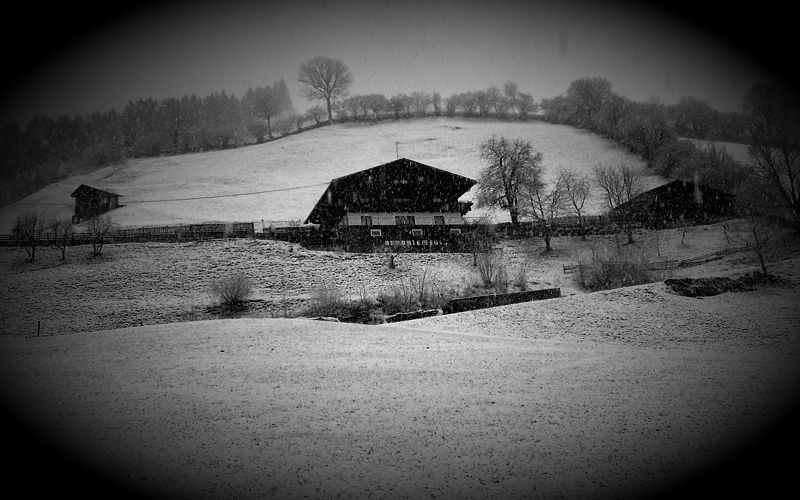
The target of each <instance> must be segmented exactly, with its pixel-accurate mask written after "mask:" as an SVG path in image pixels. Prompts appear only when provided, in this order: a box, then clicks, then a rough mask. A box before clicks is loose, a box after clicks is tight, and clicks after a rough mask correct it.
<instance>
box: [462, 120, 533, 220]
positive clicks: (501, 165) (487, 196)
mask: <svg viewBox="0 0 800 500" xmlns="http://www.w3.org/2000/svg"><path fill="white" fill-rule="evenodd" d="M480 151H481V157H482V158H483V159H484V160H486V161H487V162H489V165H488V166H487V167H486V168H485V169H484V170H483V171H482V172H481V174H480V177H479V179H478V192H477V204H476V205H477V207H478V208H480V207H494V206H500V207H501V208H502V209H504V210H508V213H509V215H510V216H511V224H512V226H513V228H514V231H516V230H517V229H519V211H520V195H521V193H522V190H523V189H524V187H525V186H526V185H529V184H531V183H534V182H535V181H537V180H538V179H539V178H540V175H541V169H542V153H540V152H538V151H537V152H534V151H533V148H532V147H531V143H530V142H527V141H523V140H522V139H514V140H513V141H509V140H508V139H506V138H505V137H500V138H497V137H496V136H492V138H491V139H489V140H487V141H486V142H484V143H483V144H481V146H480Z"/></svg>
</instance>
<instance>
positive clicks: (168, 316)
mask: <svg viewBox="0 0 800 500" xmlns="http://www.w3.org/2000/svg"><path fill="white" fill-rule="evenodd" d="M732 235H733V230H731V241H730V242H728V241H727V240H726V238H725V236H724V232H723V230H722V226H720V225H710V226H697V227H693V228H689V229H688V230H687V233H686V235H685V236H684V235H683V234H682V232H681V230H680V229H675V230H669V231H661V232H660V234H659V235H658V239H656V238H655V236H656V234H655V233H652V232H648V233H644V234H642V235H639V236H637V238H638V239H639V240H640V241H639V243H638V245H637V248H638V249H641V251H642V252H643V253H644V254H645V255H646V256H647V257H648V259H649V260H651V261H655V260H669V259H681V258H687V257H695V256H699V255H704V254H707V253H709V252H713V251H716V250H720V249H723V248H733V247H739V246H741V245H742V242H741V241H740V240H737V239H736V238H735V237H733V236H732ZM682 240H683V243H681V241H682ZM613 246H614V241H613V237H610V236H609V237H603V238H590V239H589V240H587V241H585V242H583V241H581V240H580V238H578V237H574V238H571V237H569V238H567V237H565V238H555V239H554V240H553V251H552V252H551V253H549V254H542V253H541V249H542V242H541V240H539V239H534V240H518V241H509V242H506V243H505V247H504V253H505V257H506V259H507V262H508V275H509V279H510V280H511V281H512V282H513V281H515V280H516V279H517V276H518V274H519V269H520V266H521V265H522V263H523V262H524V261H527V272H526V282H527V284H528V288H530V289H537V288H551V287H559V288H561V291H562V295H570V294H577V293H582V292H581V291H580V290H579V289H578V288H577V286H576V285H575V283H574V282H573V279H572V276H570V275H565V274H564V272H563V265H565V264H574V263H576V262H578V260H581V259H583V260H586V259H588V258H590V256H591V254H592V252H601V251H602V250H603V248H609V247H611V248H613ZM89 254H90V249H89V248H87V246H76V247H70V248H68V250H67V260H66V261H63V262H62V261H60V260H58V259H59V257H60V253H59V252H58V251H55V250H50V249H40V250H39V257H38V258H37V261H36V262H34V263H29V262H27V261H26V257H27V256H26V254H25V252H24V251H23V250H22V249H20V248H2V249H0V281H2V285H0V286H1V287H2V288H0V291H1V292H2V295H3V304H2V307H0V334H5V335H23V336H24V335H31V334H32V333H34V332H36V331H37V329H39V330H40V333H41V335H59V334H64V333H74V332H82V331H92V330H101V329H111V328H121V327H127V326H138V325H145V324H157V323H167V322H173V321H181V320H187V319H207V318H210V317H213V315H209V314H208V313H206V312H205V308H206V306H208V305H211V304H212V299H211V297H210V296H209V294H208V290H209V284H210V283H211V282H212V281H216V280H219V279H221V278H226V277H229V276H232V275H234V274H236V273H242V274H244V275H245V276H247V277H248V278H249V280H250V281H251V283H252V285H253V295H252V299H255V300H256V301H258V302H256V303H254V304H253V312H252V313H251V315H253V316H267V317H269V316H284V315H286V313H289V314H293V313H297V312H298V309H300V308H301V307H302V306H303V305H304V304H306V303H307V302H308V300H309V299H310V298H312V297H313V296H314V294H315V293H317V292H318V291H319V290H321V289H323V288H327V289H334V290H336V291H337V293H338V294H340V295H348V296H351V297H354V298H357V297H361V296H366V297H373V298H374V297H375V296H377V295H378V294H380V293H382V292H391V291H392V290H393V289H394V288H396V287H399V286H402V284H403V283H404V282H406V283H407V281H408V280H409V279H413V278H414V277H415V276H422V275H423V274H425V275H426V280H427V282H428V283H429V284H431V285H432V286H433V285H435V286H436V288H437V289H444V290H446V291H452V292H454V293H466V294H469V295H471V294H480V293H486V292H481V289H480V288H479V287H475V284H476V283H480V279H479V276H478V274H477V271H476V269H475V268H474V267H473V265H472V263H473V262H472V256H471V255H469V254H424V253H408V254H405V253H404V254H401V255H400V256H399V257H397V259H396V262H397V265H398V268H397V269H394V270H391V269H389V268H388V267H387V265H386V257H385V256H384V255H382V254H380V253H373V254H351V253H344V252H328V251H312V250H306V249H304V248H302V247H300V246H299V245H296V244H289V243H285V242H276V241H269V240H246V239H244V240H217V241H206V242H189V243H182V244H169V243H130V244H117V245H107V246H106V247H105V248H104V251H103V255H101V256H100V257H99V258H91V257H90V256H89ZM756 267H757V266H756V264H755V261H754V257H753V255H752V254H736V255H731V256H729V257H727V258H726V259H723V260H722V261H716V262H711V263H708V264H705V266H701V267H699V268H697V267H693V268H687V269H686V270H683V271H681V272H679V273H677V275H682V274H681V273H683V274H686V273H689V274H688V275H690V276H691V275H696V276H703V275H709V274H708V273H713V275H728V274H730V273H735V272H742V270H747V269H755V268H756Z"/></svg>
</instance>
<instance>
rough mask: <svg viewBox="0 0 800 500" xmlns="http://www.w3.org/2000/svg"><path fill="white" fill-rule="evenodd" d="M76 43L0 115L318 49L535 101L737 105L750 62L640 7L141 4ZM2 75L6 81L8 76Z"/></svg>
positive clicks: (410, 75)
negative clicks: (579, 97)
mask: <svg viewBox="0 0 800 500" xmlns="http://www.w3.org/2000/svg"><path fill="white" fill-rule="evenodd" d="M83 30H84V26H81V31H80V32H77V33H71V35H72V36H75V38H72V39H69V40H66V41H65V40H64V39H63V37H62V38H61V39H58V38H55V39H52V40H51V43H52V44H53V46H52V47H51V48H50V49H51V55H50V57H49V58H48V59H44V60H41V61H36V63H37V66H36V68H35V71H33V72H20V74H19V75H16V76H18V77H19V78H20V80H19V81H17V82H15V83H17V84H18V86H17V87H16V89H12V90H7V91H6V92H5V93H4V98H5V101H4V103H3V108H4V113H3V115H4V121H11V120H14V121H19V122H25V121H27V120H28V119H29V118H30V117H32V116H33V115H35V114H43V115H48V116H57V115H59V114H69V115H74V114H76V113H87V112H91V111H95V110H97V111H105V110H108V109H110V108H112V107H115V108H117V109H118V110H122V108H123V107H124V106H125V103H126V102H128V101H129V100H136V99H138V98H148V97H152V98H156V99H162V98H165V97H181V96H183V95H189V94H196V95H198V96H201V97H202V96H205V95H208V94H210V93H212V92H218V91H221V90H225V91H227V92H229V93H233V94H236V95H237V96H239V97H241V96H242V95H243V93H244V91H245V90H246V89H247V88H248V87H255V86H263V85H266V84H270V83H272V82H274V81H277V80H279V79H281V78H283V79H285V81H286V83H287V84H288V86H289V89H290V91H291V93H292V99H293V104H294V106H295V108H296V109H297V110H298V111H302V110H305V109H307V108H308V107H309V106H310V105H311V103H309V102H308V101H306V100H305V99H304V98H302V97H301V95H300V93H299V89H298V86H297V82H296V80H297V71H298V69H299V66H300V64H301V63H303V62H304V61H306V60H308V59H310V58H312V57H315V56H319V55H327V56H331V57H334V58H338V59H341V60H342V61H343V62H344V63H345V64H347V65H348V66H349V67H350V70H351V72H352V74H353V78H354V83H353V86H352V88H351V93H352V94H360V93H373V92H378V93H383V94H386V95H387V96H388V95H392V94H395V93H400V92H404V93H410V92H412V91H414V90H426V91H429V92H431V91H438V92H440V93H441V94H442V95H443V96H445V97H446V96H448V95H450V94H452V93H454V92H462V91H467V90H479V89H485V88H486V87H488V86H490V85H497V86H502V84H503V83H504V82H505V81H508V80H512V81H515V82H517V84H518V86H519V89H520V90H521V91H523V92H528V93H531V94H533V96H534V98H535V99H536V100H537V101H539V100H540V99H542V98H548V97H553V96H555V95H558V94H562V93H563V92H564V91H565V90H566V88H567V86H568V85H569V83H570V82H571V81H573V80H575V79H576V78H580V77H584V76H602V77H605V78H607V79H609V80H610V81H611V82H612V84H613V89H614V90H615V91H616V92H617V93H619V94H622V95H624V96H626V97H629V98H631V99H634V100H646V99H648V98H650V97H657V98H659V99H660V100H661V101H662V102H664V103H667V104H670V103H674V102H676V101H677V100H678V99H680V98H681V97H683V96H693V97H696V98H699V99H701V100H704V101H706V102H708V103H709V104H710V105H711V106H713V107H715V108H717V109H720V110H723V111H738V110H740V108H741V100H742V96H743V95H744V93H745V91H746V90H747V88H749V87H750V86H751V85H752V84H753V83H755V82H757V81H762V80H764V79H766V75H765V74H764V73H763V72H762V69H761V67H760V65H759V64H757V63H756V62H755V61H754V60H753V59H751V58H748V57H746V56H745V55H744V53H743V52H741V51H739V50H737V49H736V48H734V47H733V46H732V45H730V43H729V41H727V40H725V39H722V38H720V37H718V36H717V35H716V34H715V33H714V32H711V31H708V29H707V28H704V27H701V26H698V25H696V24H693V23H691V22H689V21H687V20H686V18H681V17H677V16H675V15H674V14H672V13H671V12H668V11H664V10H661V9H659V8H657V7H655V6H654V4H651V3H647V2H638V3H635V2H622V1H620V2H607V1H605V2H604V1H595V2H589V1H568V0H561V1H550V0H544V1H536V0H529V1H516V0H486V1H481V2H478V1H473V0H467V1H464V0H461V1H458V0H453V1H450V0H446V1H437V0H426V1H416V0H414V1H402V0H398V1H389V0H387V1H380V0H372V1H361V0H345V1H331V0H329V1H320V0H317V1H304V0H298V1H284V2H280V3H278V2H271V1H263V2H218V3H217V2H205V3H201V2H191V3H168V4H167V5H165V4H164V3H163V2H162V3H159V4H156V5H152V4H145V5H142V6H139V7H137V8H135V9H132V10H129V11H127V12H125V13H124V14H123V15H120V16H118V17H116V18H114V19H111V20H104V21H103V22H101V23H100V24H97V25H96V26H94V27H93V29H92V30H89V31H83ZM8 82H9V78H6V83H8Z"/></svg>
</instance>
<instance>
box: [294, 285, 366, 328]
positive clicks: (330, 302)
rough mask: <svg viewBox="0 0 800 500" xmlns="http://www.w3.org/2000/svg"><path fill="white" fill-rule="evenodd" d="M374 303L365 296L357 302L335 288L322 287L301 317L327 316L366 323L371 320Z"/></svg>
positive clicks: (304, 309)
mask: <svg viewBox="0 0 800 500" xmlns="http://www.w3.org/2000/svg"><path fill="white" fill-rule="evenodd" d="M375 307H376V304H375V302H374V301H372V300H370V299H368V298H366V297H364V296H363V294H362V297H361V298H360V299H357V300H350V299H348V298H346V297H345V296H344V295H343V294H342V293H341V292H340V291H339V290H337V289H336V288H334V287H320V288H318V289H317V290H316V291H315V292H314V295H313V296H312V297H311V301H310V302H309V303H308V305H306V307H304V308H303V309H302V311H300V315H301V316H306V317H318V316H327V317H332V318H339V319H341V320H344V321H350V322H366V321H368V320H369V318H370V314H371V313H372V309H373V308H375Z"/></svg>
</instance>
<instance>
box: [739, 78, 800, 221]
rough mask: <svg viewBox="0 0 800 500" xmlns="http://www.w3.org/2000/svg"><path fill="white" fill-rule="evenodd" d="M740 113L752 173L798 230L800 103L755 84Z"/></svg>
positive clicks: (772, 88)
mask: <svg viewBox="0 0 800 500" xmlns="http://www.w3.org/2000/svg"><path fill="white" fill-rule="evenodd" d="M744 114H745V117H746V119H747V131H748V137H747V139H748V141H747V143H748V144H750V147H749V149H748V152H749V154H750V158H752V159H753V162H754V167H755V170H756V173H757V175H758V177H760V178H761V179H763V180H765V181H767V183H766V185H767V186H768V187H769V188H770V189H771V191H773V192H774V193H775V195H776V197H778V198H779V199H780V200H781V201H782V204H783V205H784V208H785V210H786V211H787V212H788V214H789V216H790V217H791V219H792V221H793V223H794V226H795V229H797V230H798V231H800V100H798V97H797V95H795V94H792V93H790V92H789V91H787V90H784V89H781V88H778V87H775V86H771V85H767V84H761V85H756V86H754V87H753V88H751V89H750V90H749V91H748V93H747V95H746V96H745V99H744Z"/></svg>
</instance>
